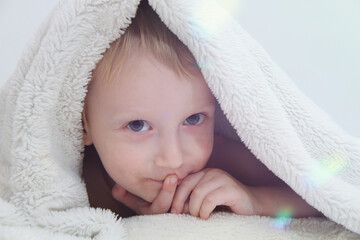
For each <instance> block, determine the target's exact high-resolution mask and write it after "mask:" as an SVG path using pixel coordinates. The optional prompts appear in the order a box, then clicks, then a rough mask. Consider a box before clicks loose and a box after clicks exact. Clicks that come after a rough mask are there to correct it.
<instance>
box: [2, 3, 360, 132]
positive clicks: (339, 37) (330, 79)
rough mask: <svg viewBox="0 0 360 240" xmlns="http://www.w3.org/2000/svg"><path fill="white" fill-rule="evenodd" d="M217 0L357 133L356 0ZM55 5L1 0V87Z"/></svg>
mask: <svg viewBox="0 0 360 240" xmlns="http://www.w3.org/2000/svg"><path fill="white" fill-rule="evenodd" d="M218 1H219V2H221V3H225V4H227V5H225V7H226V8H227V9H228V10H229V11H231V13H232V14H233V15H234V16H235V18H236V19H238V20H239V22H240V23H241V25H242V26H243V28H244V29H246V30H247V31H248V32H249V33H250V35H251V36H252V37H254V38H255V39H256V40H257V41H258V42H260V44H262V45H263V47H264V48H265V49H266V50H267V52H268V53H269V54H270V55H271V56H272V58H273V59H274V60H275V61H276V62H277V63H278V64H279V65H280V66H281V67H282V68H283V69H284V70H285V71H286V72H287V73H288V74H289V75H290V77H291V78H292V79H293V80H294V81H295V83H296V84H297V85H298V86H299V88H300V89H302V90H303V91H304V92H305V94H306V95H308V96H309V97H310V98H311V99H313V101H314V102H315V103H316V104H318V105H319V106H320V107H321V108H323V109H324V110H325V111H326V112H328V113H329V114H330V115H331V116H332V117H333V119H334V120H335V121H336V122H337V123H338V124H339V125H340V126H341V127H343V128H344V129H345V130H346V131H347V132H348V133H349V134H351V135H353V136H356V137H360V124H359V123H360V106H359V105H360V1H359V0H301V1H295V0H271V1H270V0H218ZM56 3H57V0H56V1H55V0H13V1H10V0H0V86H1V85H2V84H3V83H4V82H5V81H6V80H7V79H8V78H9V76H10V75H11V73H12V72H13V71H14V69H15V66H16V64H17V61H18V58H19V57H20V55H21V52H22V51H23V49H24V48H25V46H26V43H27V41H28V40H29V39H30V38H31V37H32V35H33V33H34V32H35V31H36V29H37V28H38V26H39V24H40V23H41V22H42V21H43V20H44V18H45V17H46V16H47V14H48V12H49V11H50V9H51V8H52V7H53V6H55V4H56ZM229 3H231V4H229Z"/></svg>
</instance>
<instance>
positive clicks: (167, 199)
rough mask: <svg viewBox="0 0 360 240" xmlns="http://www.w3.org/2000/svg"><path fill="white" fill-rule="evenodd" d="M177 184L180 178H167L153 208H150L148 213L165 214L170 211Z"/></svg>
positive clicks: (174, 176) (170, 176)
mask: <svg viewBox="0 0 360 240" xmlns="http://www.w3.org/2000/svg"><path fill="white" fill-rule="evenodd" d="M177 182H178V178H177V176H176V175H169V176H167V177H166V178H165V181H164V183H163V186H162V188H161V190H160V193H159V194H158V196H157V197H156V198H155V200H154V201H153V203H152V204H151V206H149V209H148V212H149V213H150V214H157V213H165V212H167V211H168V210H169V208H170V207H171V203H172V201H173V198H174V194H175V191H176V186H177Z"/></svg>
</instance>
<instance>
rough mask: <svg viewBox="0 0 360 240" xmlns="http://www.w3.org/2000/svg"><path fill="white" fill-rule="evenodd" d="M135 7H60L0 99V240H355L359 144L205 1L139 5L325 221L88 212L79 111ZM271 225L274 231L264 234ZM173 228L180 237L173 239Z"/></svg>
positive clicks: (118, 3) (95, 1) (119, 1)
mask: <svg viewBox="0 0 360 240" xmlns="http://www.w3.org/2000/svg"><path fill="white" fill-rule="evenodd" d="M138 3H139V0H68V1H61V2H60V3H59V4H58V5H57V7H56V8H55V9H54V10H53V11H52V13H51V15H50V16H49V18H48V19H47V20H46V21H45V23H44V24H43V25H42V26H41V28H40V29H39V31H38V33H37V34H36V35H35V37H34V39H33V41H32V42H31V43H30V44H29V45H28V47H27V49H26V50H25V52H24V54H23V57H22V58H21V60H20V62H19V64H18V66H17V69H16V71H15V73H14V74H13V76H12V77H11V78H10V79H9V80H8V82H7V83H6V84H5V85H4V86H3V87H2V88H1V90H0V166H1V168H0V173H1V174H0V236H1V239H49V238H51V239H90V238H93V239H107V240H108V239H126V238H129V239H168V238H169V236H170V237H172V238H174V239H183V238H185V239H202V238H203V239H218V238H222V239H239V238H242V237H244V238H246V239H259V238H270V239H271V238H276V239H304V238H306V239H330V238H332V239H360V237H359V235H357V234H355V233H358V234H359V233H360V141H359V139H356V138H353V137H351V136H349V135H348V134H346V133H345V132H344V131H343V130H342V129H341V128H339V127H338V126H337V125H336V124H335V123H334V122H333V121H332V120H331V118H330V117H329V116H328V115H327V114H326V113H324V112H323V111H322V110H321V109H319V108H318V107H317V106H316V105H314V104H313V103H312V101H311V100H310V99H308V98H307V97H306V96H305V95H304V94H302V92H301V91H300V90H299V89H298V88H297V87H296V86H295V85H294V83H293V82H292V81H291V79H289V77H288V76H287V75H286V74H285V73H284V72H283V71H282V70H281V69H280V68H279V67H278V66H277V65H276V64H275V63H274V62H273V61H272V60H271V59H270V57H269V56H268V55H267V53H266V52H265V51H264V50H263V49H262V48H261V46H259V45H258V44H257V42H256V41H254V40H253V39H252V38H251V37H249V36H248V34H247V33H246V32H245V31H244V30H243V29H242V28H241V27H240V26H239V24H238V23H237V22H235V21H234V20H232V19H231V18H230V17H229V16H228V15H227V13H226V12H225V11H223V10H222V9H221V7H219V6H217V5H216V3H215V2H213V1H211V0H197V1H193V0H149V3H150V5H151V6H152V7H153V8H154V10H155V11H156V12H157V13H158V14H159V16H160V17H161V19H162V20H163V22H164V23H165V24H166V25H167V26H168V27H169V29H170V30H171V31H173V32H174V33H175V34H176V35H177V36H178V37H179V38H180V40H182V41H183V42H184V43H185V44H186V45H187V46H188V48H189V49H190V50H191V51H192V53H193V55H194V56H195V58H196V60H197V62H198V64H199V65H200V67H201V70H202V73H203V75H204V77H205V79H206V81H207V83H208V85H209V87H210V89H211V90H212V92H213V94H214V95H215V97H216V98H217V100H218V102H219V103H220V106H221V108H222V110H223V112H224V113H225V115H226V116H227V119H228V120H229V122H230V123H231V125H232V126H233V128H230V129H229V127H228V126H225V125H223V124H221V121H220V122H218V125H217V127H216V128H217V131H220V132H222V133H223V134H225V135H229V136H230V135H231V134H232V133H233V131H234V130H235V131H236V133H237V134H238V136H239V137H240V138H241V140H242V141H243V142H244V143H245V145H246V146H247V147H248V148H249V149H250V150H251V151H252V153H254V154H255V156H256V157H257V158H258V159H260V160H261V161H262V162H263V163H264V164H265V165H266V166H267V167H268V168H269V169H270V170H271V171H273V172H274V173H275V174H276V175H277V176H279V177H280V178H281V179H283V180H284V181H285V182H286V183H287V184H288V185H289V186H290V187H292V188H293V189H294V190H295V191H296V192H297V193H298V194H299V195H300V196H302V197H303V198H304V199H305V200H306V201H307V202H308V203H309V204H311V205H312V206H314V207H315V208H317V209H318V210H320V211H321V212H322V213H323V214H324V215H325V216H327V217H328V218H329V219H331V220H332V221H334V222H336V223H338V224H341V225H342V226H345V228H347V229H349V230H351V231H353V232H351V231H349V230H347V229H345V228H344V227H342V226H341V225H338V224H336V223H334V222H332V221H330V220H320V219H294V220H292V221H291V223H290V225H288V226H287V222H286V221H290V220H289V219H282V220H284V221H285V225H284V223H281V224H280V228H285V230H282V229H277V228H278V227H276V226H277V225H276V222H274V221H276V219H272V218H265V217H263V218H260V217H256V216H254V217H244V216H237V215H234V214H214V215H212V217H211V218H210V219H209V220H208V221H203V220H199V219H195V218H193V217H190V216H183V215H181V216H175V215H168V214H163V215H157V216H138V217H132V218H129V219H118V220H117V219H116V216H115V215H114V214H113V213H111V212H110V211H106V210H100V209H92V208H90V207H89V203H88V198H87V194H86V189H85V186H84V183H83V181H82V180H81V176H80V171H81V166H82V151H83V142H82V124H81V112H82V107H83V100H84V98H85V95H86V86H87V83H88V81H89V79H90V74H91V70H92V69H93V68H94V67H95V65H96V63H97V62H98V61H99V60H100V59H101V54H102V53H103V52H104V51H105V50H106V48H108V47H109V43H110V42H112V41H113V40H115V39H117V38H118V37H120V34H121V33H120V32H119V29H125V28H126V27H127V26H128V25H129V23H130V21H131V17H133V16H134V15H135V13H136V8H137V5H138ZM274 224H275V225H274ZM184 229H185V230H184Z"/></svg>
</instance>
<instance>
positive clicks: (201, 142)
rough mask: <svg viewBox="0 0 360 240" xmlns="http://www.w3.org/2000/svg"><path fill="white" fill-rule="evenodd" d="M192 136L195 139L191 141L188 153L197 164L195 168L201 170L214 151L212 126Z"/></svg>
mask: <svg viewBox="0 0 360 240" xmlns="http://www.w3.org/2000/svg"><path fill="white" fill-rule="evenodd" d="M192 138H193V141H189V143H190V144H189V145H188V147H189V149H188V154H189V156H191V157H190V159H191V161H192V163H193V164H194V165H196V166H194V168H196V169H197V170H200V169H202V168H203V167H204V166H205V165H206V163H207V161H208V160H209V157H210V155H211V153H212V149H213V142H214V133H213V131H211V128H210V129H204V131H201V132H199V133H197V134H195V135H193V136H192Z"/></svg>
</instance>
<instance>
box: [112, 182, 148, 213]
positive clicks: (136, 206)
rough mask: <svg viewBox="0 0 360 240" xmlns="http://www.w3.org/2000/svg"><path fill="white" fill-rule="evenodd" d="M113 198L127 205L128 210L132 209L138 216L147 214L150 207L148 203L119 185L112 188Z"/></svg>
mask: <svg viewBox="0 0 360 240" xmlns="http://www.w3.org/2000/svg"><path fill="white" fill-rule="evenodd" d="M111 193H112V196H113V198H115V199H116V200H117V201H119V202H121V203H123V204H125V205H126V206H127V207H128V208H130V209H132V210H133V211H134V212H136V213H137V214H145V210H146V208H147V207H148V206H149V205H150V204H149V203H148V202H146V201H145V200H143V199H142V198H139V197H137V196H135V195H134V194H132V193H130V192H128V191H126V190H125V189H124V188H123V187H121V186H120V185H118V184H115V186H114V187H113V188H112V191H111Z"/></svg>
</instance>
